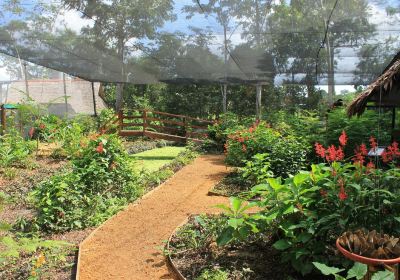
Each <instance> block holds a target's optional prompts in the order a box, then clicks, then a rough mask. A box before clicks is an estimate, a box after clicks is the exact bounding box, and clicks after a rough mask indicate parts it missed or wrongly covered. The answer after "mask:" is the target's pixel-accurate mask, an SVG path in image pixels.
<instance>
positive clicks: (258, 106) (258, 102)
mask: <svg viewBox="0 0 400 280" xmlns="http://www.w3.org/2000/svg"><path fill="white" fill-rule="evenodd" d="M256 93H257V94H256V119H257V120H260V119H261V117H262V112H261V97H262V85H256Z"/></svg>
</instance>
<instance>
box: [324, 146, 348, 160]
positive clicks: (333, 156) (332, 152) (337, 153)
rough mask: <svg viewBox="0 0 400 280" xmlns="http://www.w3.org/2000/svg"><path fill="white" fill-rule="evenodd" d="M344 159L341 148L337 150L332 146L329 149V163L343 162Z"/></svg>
mask: <svg viewBox="0 0 400 280" xmlns="http://www.w3.org/2000/svg"><path fill="white" fill-rule="evenodd" d="M343 158H344V153H343V150H342V148H341V147H339V148H338V149H337V150H336V147H335V146H334V145H331V146H329V147H328V149H327V155H325V159H326V160H327V161H328V162H332V161H336V160H342V159H343Z"/></svg>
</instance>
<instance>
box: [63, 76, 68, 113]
mask: <svg viewBox="0 0 400 280" xmlns="http://www.w3.org/2000/svg"><path fill="white" fill-rule="evenodd" d="M63 90H64V102H65V118H66V119H68V101H67V84H66V82H65V73H63Z"/></svg>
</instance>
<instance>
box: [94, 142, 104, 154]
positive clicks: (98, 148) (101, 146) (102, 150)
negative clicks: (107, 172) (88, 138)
mask: <svg viewBox="0 0 400 280" xmlns="http://www.w3.org/2000/svg"><path fill="white" fill-rule="evenodd" d="M96 152H98V153H99V154H102V153H103V152H104V147H103V142H100V143H99V145H98V146H97V148H96Z"/></svg>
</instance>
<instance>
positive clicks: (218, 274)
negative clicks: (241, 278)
mask: <svg viewBox="0 0 400 280" xmlns="http://www.w3.org/2000/svg"><path fill="white" fill-rule="evenodd" d="M228 277H229V275H228V273H227V272H225V271H223V270H221V269H219V268H213V269H205V270H203V271H202V272H201V274H200V276H199V277H196V279H195V280H228V279H229V278H228Z"/></svg>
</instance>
